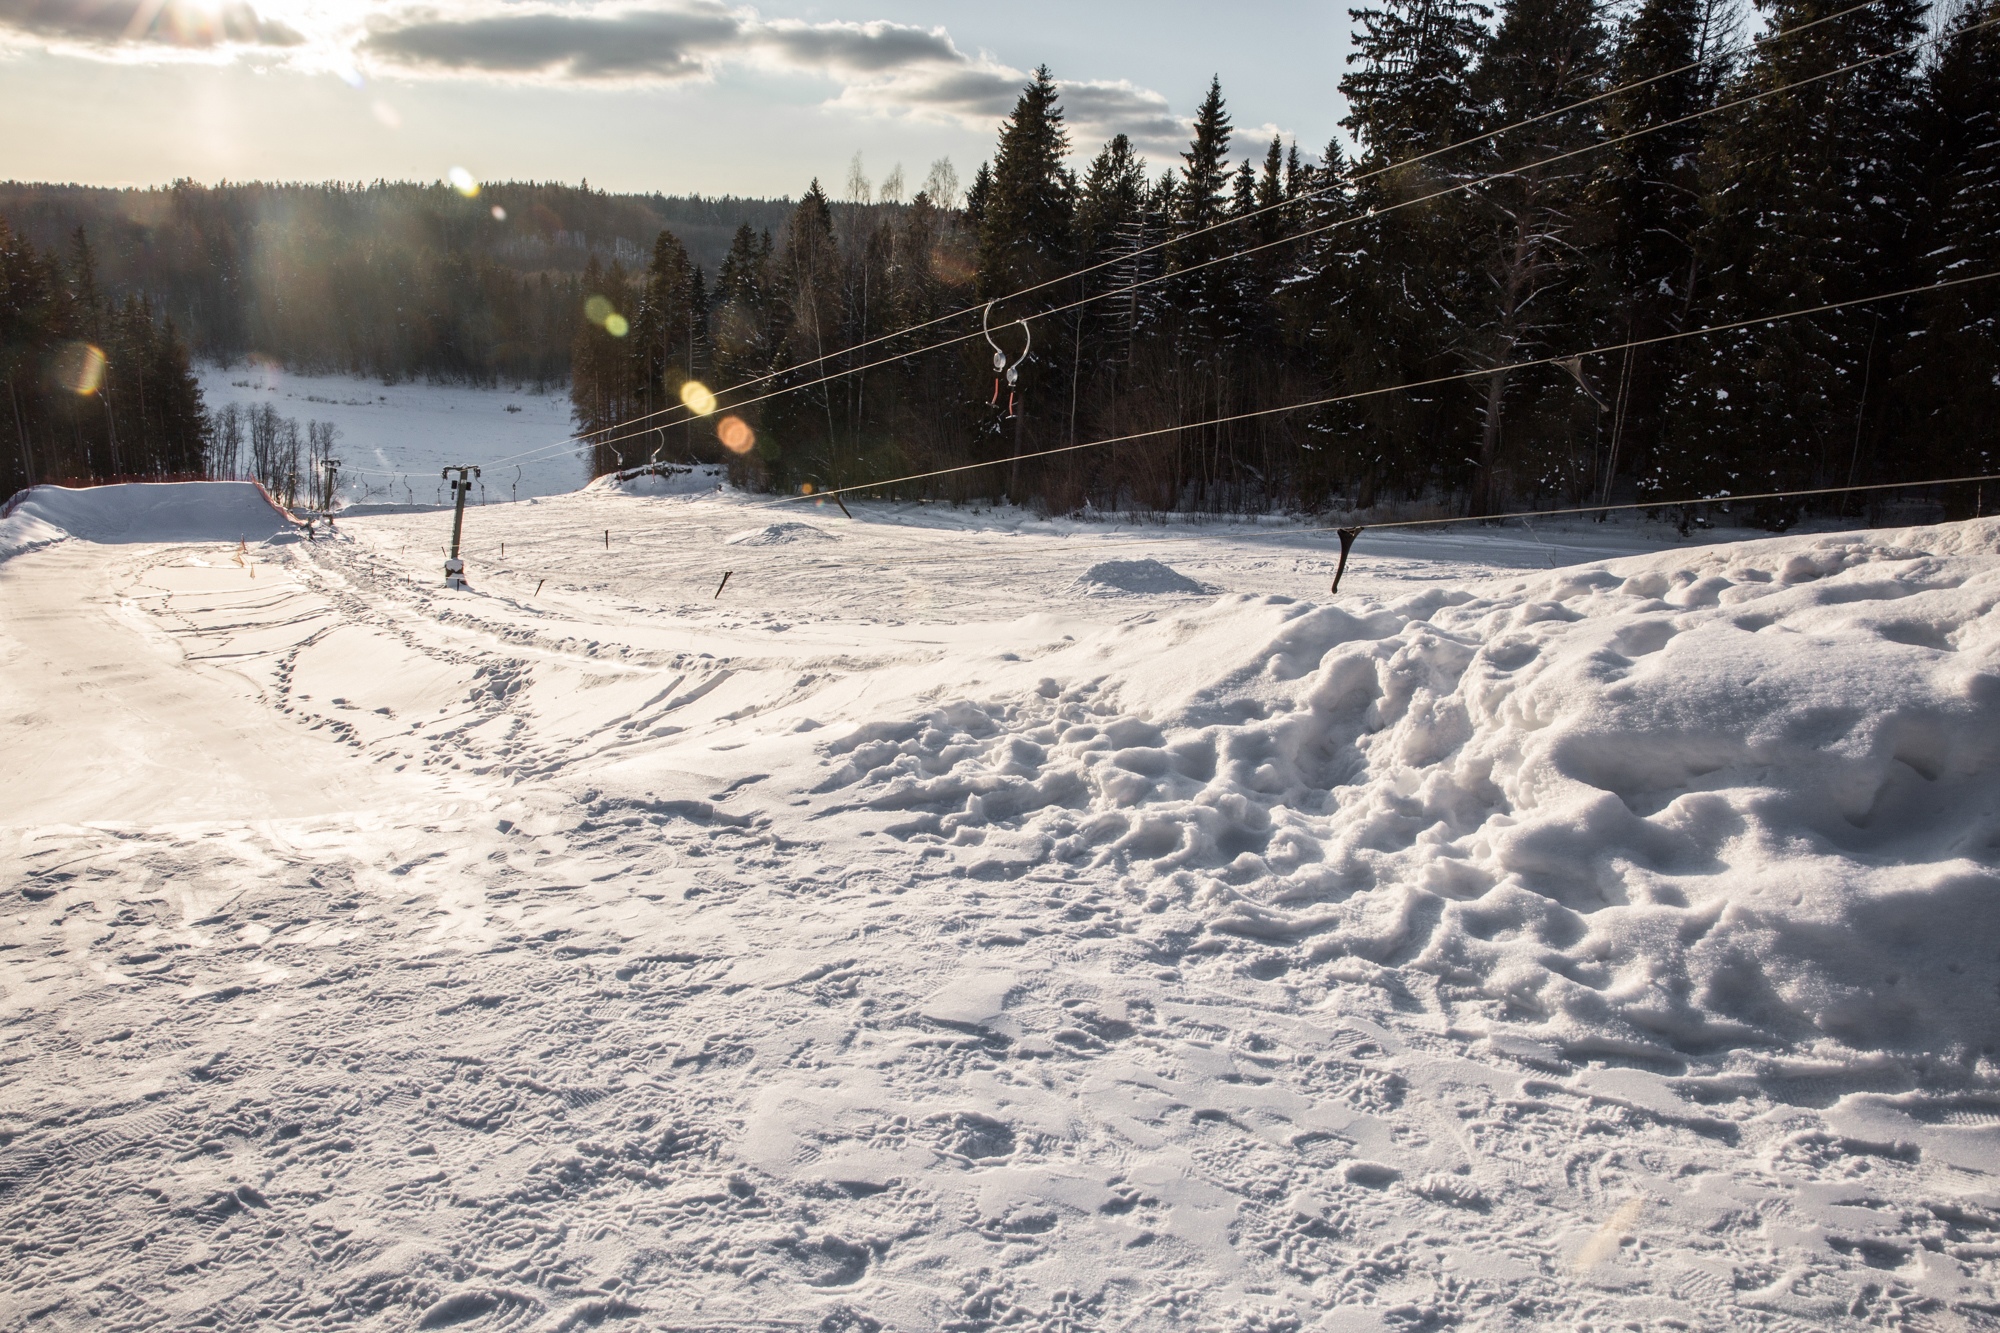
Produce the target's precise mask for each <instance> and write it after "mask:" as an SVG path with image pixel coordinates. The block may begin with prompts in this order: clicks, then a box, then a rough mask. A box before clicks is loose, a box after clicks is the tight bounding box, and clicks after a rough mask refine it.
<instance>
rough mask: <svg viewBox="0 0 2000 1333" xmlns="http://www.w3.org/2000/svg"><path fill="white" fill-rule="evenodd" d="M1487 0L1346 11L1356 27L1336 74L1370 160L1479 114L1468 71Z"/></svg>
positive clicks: (1451, 131) (1441, 138)
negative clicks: (1343, 66) (1345, 66)
mask: <svg viewBox="0 0 2000 1333" xmlns="http://www.w3.org/2000/svg"><path fill="white" fill-rule="evenodd" d="M1492 12H1493V11H1492V10H1490V9H1488V8H1487V7H1486V6H1485V5H1481V4H1472V3H1466V0H1389V2H1388V3H1387V4H1385V5H1384V6H1383V7H1382V8H1380V9H1350V10H1348V11H1347V13H1348V17H1349V18H1351V19H1352V20H1353V21H1354V23H1355V25H1356V30H1355V33H1354V49H1353V51H1352V52H1351V53H1350V54H1349V55H1348V57H1347V59H1348V63H1349V64H1350V65H1352V66H1354V67H1355V68H1353V69H1351V70H1349V71H1348V73H1347V74H1345V75H1344V76H1342V78H1341V80H1340V94H1341V96H1342V97H1344V98H1346V99H1347V105H1348V116H1347V118H1346V119H1345V120H1343V121H1341V124H1342V125H1343V126H1344V127H1346V129H1347V131H1348V132H1349V133H1350V134H1352V135H1354V137H1355V138H1356V139H1358V140H1360V141H1361V143H1362V146H1363V150H1364V154H1365V156H1364V161H1365V163H1366V164H1367V166H1368V167H1370V168H1374V167H1378V166H1387V165H1389V164H1390V163H1393V162H1399V161H1403V160H1405V159H1407V158H1409V157H1412V156H1414V155H1416V154H1418V153H1422V152H1427V151H1429V150H1431V149H1434V148H1441V147H1443V146H1444V145H1445V144H1448V143H1452V142H1454V141H1456V140H1458V139H1462V138H1464V137H1465V136H1466V134H1467V132H1468V131H1469V130H1470V128H1471V126H1472V125H1473V123H1474V121H1475V119H1476V112H1475V109H1474V107H1473V104H1472V99H1471V97H1470V87H1469V80H1468V75H1469V74H1470V72H1471V69H1472V65H1473V61H1474V59H1475V58H1476V57H1477V55H1478V53H1479V50H1480V48H1481V47H1482V46H1483V45H1484V43H1485V35H1486V34H1485V27H1484V24H1485V21H1486V20H1487V19H1488V18H1490V17H1491V16H1492Z"/></svg>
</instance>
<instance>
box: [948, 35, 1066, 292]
mask: <svg viewBox="0 0 2000 1333" xmlns="http://www.w3.org/2000/svg"><path fill="white" fill-rule="evenodd" d="M1068 156H1069V135H1068V133H1067V132H1066V131H1065V130H1064V129H1063V111H1062V104H1061V100H1060V94H1059V93H1058V91H1057V89H1056V84H1055V78H1054V76H1053V75H1051V74H1050V73H1049V68H1048V66H1046V65H1043V66H1041V67H1040V68H1039V69H1037V70H1036V71H1035V77H1034V80H1033V82H1031V83H1029V84H1028V86H1027V87H1026V88H1024V89H1022V90H1021V96H1020V99H1019V100H1018V101H1017V102H1016V103H1015V104H1014V112H1013V114H1012V115H1011V116H1009V117H1008V118H1007V119H1006V120H1005V121H1004V122H1003V123H1002V124H1001V127H1000V145H999V148H998V150H997V151H996V152H995V153H994V155H993V172H992V178H991V182H990V184H989V185H988V186H987V189H986V191H985V193H984V194H983V195H982V197H981V199H980V208H979V285H980V291H981V293H982V294H983V295H986V296H989V297H993V296H1001V295H1004V294H1005V293H1007V292H1010V291H1013V290H1015V289H1016V288H1019V287H1024V286H1027V285H1029V284H1031V283H1036V282H1040V281H1043V280H1044V279H1047V278H1050V277H1053V276H1055V274H1057V273H1058V272H1060V271H1061V270H1062V269H1063V268H1064V267H1065V266H1066V265H1067V264H1068V262H1069V253H1070V252H1069V241H1070V229H1071V221H1072V218H1073V215H1074V213H1075V207H1076V205H1075V194H1076V184H1075V182H1074V181H1073V180H1072V179H1070V175H1069V172H1068V170H1067V169H1066V168H1065V167H1064V165H1063V163H1064V160H1065V159H1066V158H1067V157H1068ZM973 184H974V189H977V188H978V184H979V182H978V181H977V180H975V181H974V183H973Z"/></svg>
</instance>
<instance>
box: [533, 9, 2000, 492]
mask: <svg viewBox="0 0 2000 1333" xmlns="http://www.w3.org/2000/svg"><path fill="white" fill-rule="evenodd" d="M1996 23H2000V14H1996V15H1995V16H1994V17H1992V18H1989V19H1984V20H1982V21H1981V22H1979V23H1976V24H1973V25H1971V27H1970V28H1968V29H1965V30H1964V31H1977V30H1979V29H1981V28H1985V27H1990V26H1992V25H1994V24H1996ZM1947 36H1948V34H1942V33H1941V34H1937V35H1934V36H1931V37H1925V38H1922V39H1920V40H1918V41H1915V42H1911V43H1909V44H1908V45H1906V46H1900V47H1897V48H1895V49H1894V50H1891V51H1884V52H1882V53H1880V54H1878V55H1873V56H1868V57H1866V58H1864V59H1861V60H1857V61H1854V62H1852V63H1850V64H1846V65H1842V66H1840V67H1839V68H1837V69H1830V70H1825V71H1822V72H1821V73H1818V74H1811V75H1807V76H1806V77H1805V78H1802V79H1795V80H1793V81H1792V82H1790V83H1785V84H1780V85H1778V86H1777V87H1775V88H1765V89H1762V90H1760V91H1758V92H1754V93H1746V94H1744V95H1743V96H1741V97H1736V98H1731V99H1730V100H1729V101H1726V102H1721V103H1718V104H1716V105H1715V106H1712V107H1706V108H1703V109H1702V110H1700V111H1694V112H1690V113H1689V114H1687V115H1685V116H1679V117H1676V118H1675V119H1673V120H1667V121H1662V122H1660V123H1659V124H1657V125H1649V126H1647V127H1645V128H1644V129H1639V130H1633V131H1631V132H1630V133H1627V134H1622V135H1618V136H1617V137H1615V138H1611V139H1602V140H1598V141H1596V142H1594V143H1589V144H1585V145H1583V146H1581V147H1578V148H1572V149H1567V150H1565V151H1563V152H1561V153H1555V154H1552V155H1550V156H1548V157H1545V158H1541V159H1539V160H1538V161H1534V162H1528V163H1523V164H1521V165H1519V166H1515V167H1510V168H1508V169H1507V170H1505V171H1496V172H1492V173H1490V174H1488V175H1485V176H1479V177H1475V178H1473V179H1470V180H1466V181H1461V182H1458V183H1457V184H1454V185H1448V186H1444V187H1442V188H1440V189H1437V190H1433V191H1431V192H1430V193H1428V194H1423V195H1417V196H1413V197H1411V198H1409V199H1404V200H1399V201H1397V202H1396V203H1393V204H1386V205H1383V206H1381V207H1379V208H1376V209H1374V210H1372V211H1371V212H1370V213H1367V214H1363V215H1361V216H1358V217H1352V218H1338V219H1336V220H1334V221H1332V222H1329V223H1326V224H1325V225H1323V226H1320V227H1315V228H1312V229H1310V230H1307V231H1302V232H1296V233H1294V234H1292V235H1290V236H1283V237H1279V238H1278V239H1276V240H1272V241H1266V242H1264V243H1262V244H1260V245H1253V246H1249V247H1246V248H1244V249H1239V250H1232V251H1230V252H1229V253H1227V254H1223V255H1217V256H1215V257H1214V258H1212V259H1208V260H1204V261H1202V262H1201V263H1198V264H1190V265H1189V266H1187V267H1186V268H1183V269H1176V270H1174V271H1173V272H1171V273H1162V274H1157V275H1155V276H1153V277H1150V278H1141V279H1139V280H1137V281H1135V282H1131V283H1128V284H1126V285H1125V286H1123V287H1114V288H1110V289H1107V290H1105V291H1102V292H1098V293H1095V294H1093V295H1088V296H1082V297H1079V298H1077V299H1076V300H1074V301H1069V302H1066V303H1064V304H1062V305H1058V306H1053V307H1050V308H1049V309H1046V310H1041V311H1037V312H1036V313H1034V314H1031V315H1026V316H1023V317H1022V321H1017V322H1025V321H1027V320H1036V319H1047V318H1050V317H1052V316H1055V315H1060V314H1064V313H1067V312H1068V311H1071V310H1075V309H1077V308H1079V307H1082V306H1086V305H1090V304H1093V303H1095V302H1097V301H1103V300H1107V299H1109V298H1111V297H1114V296H1124V295H1127V294H1129V293H1131V292H1134V291H1137V290H1138V289H1139V288H1141V287H1146V286H1151V285H1152V284H1154V283H1159V282H1166V281H1170V280H1173V279H1177V278H1185V277H1187V276H1189V275H1190V274H1194V273H1199V272H1201V271H1202V270H1203V269H1207V268H1212V267H1214V266H1215V265H1218V264H1226V263H1233V262H1235V261H1237V260H1239V259H1247V258H1249V257H1250V256H1252V255H1255V254H1258V253H1260V252H1261V251H1264V250H1269V249H1272V248H1274V247H1277V246H1282V245H1291V244H1294V243H1296V242H1298V241H1302V240H1308V239H1310V238H1312V237H1314V236H1319V235H1323V234H1325V233H1327V232H1330V231H1336V230H1338V229H1340V228H1343V227H1349V226H1354V225H1356V224H1357V223H1360V222H1363V221H1366V220H1367V219H1368V218H1370V217H1378V216H1381V215H1382V214H1386V213H1393V212H1397V211H1399V210H1401V209H1405V208H1412V207H1415V206H1417V205H1419V204H1426V203H1431V202H1433V201H1435V200H1438V199H1442V198H1445V197H1447V196H1449V195H1453V194H1457V193H1459V192H1461V191H1464V190H1470V189H1474V188H1476V187H1478V186H1481V185H1486V184H1490V183H1491V182H1493V181H1496V180H1504V179H1506V178H1508V177H1511V176H1518V175H1520V174H1521V173H1523V172H1528V171H1535V170H1538V169H1540V168H1542V167H1546V166H1552V165H1554V164H1556V163H1559V162H1564V161H1568V160H1569V159H1571V158H1575V157H1580V156H1583V155H1584V154H1586V153H1594V152H1598V151H1601V150H1603V149H1606V148H1615V147H1617V146H1618V145H1619V144H1623V143H1629V142H1631V141H1632V140H1634V139H1638V138H1642V137H1643V136H1645V135H1648V134H1655V133H1658V132H1659V131H1661V130H1666V129H1672V128H1674V127H1675V126H1677V125H1685V124H1688V123H1690V122H1692V121H1696V120H1700V119H1702V118H1703V117H1706V116H1712V115H1716V114H1718V113H1720V112H1723V111H1730V110H1734V109H1736V108H1737V107H1742V106H1748V105H1750V104H1751V103H1754V102H1760V101H1763V100H1764V99H1766V98H1770V97H1776V96H1779V95H1781V94H1783V93H1788V92H1793V91H1795V90H1797V89H1799V88H1803V87H1806V86H1808V85H1811V84H1814V83H1821V82H1824V81H1825V80H1827V79H1834V78H1839V77H1840V76H1841V75H1844V74H1852V73H1854V72H1855V71H1856V70H1860V69H1866V68H1867V67H1869V66H1871V65H1877V64H1880V63H1881V62H1883V61H1885V60H1893V59H1895V58H1896V57H1897V56H1901V55H1907V54H1909V53H1910V52H1912V51H1916V50H1919V49H1921V48H1923V47H1925V46H1929V45H1933V44H1935V43H1936V42H1939V41H1942V40H1945V38H1946V37H1947ZM979 336H981V335H980V333H979V332H977V331H975V332H972V333H967V334H962V335H958V336H955V337H951V338H943V339H939V340H938V341H936V342H934V343H930V344H928V345H927V346H924V347H919V348H914V349H912V350H909V351H905V352H898V353H895V354H893V355H890V356H885V357H881V358H878V359H877V360H874V361H869V362H866V363H864V364H862V365H859V366H850V367H848V368H847V369H845V370H838V371H833V372H830V373H828V374H826V375H822V376H820V377H819V378H818V379H813V380H806V381H803V382H801V383H799V384H793V385H787V386H786V387H784V388H781V389H774V390H772V391H770V392H769V393H764V394H759V395H758V396H757V397H755V398H749V399H746V400H744V401H742V402H739V403H731V404H728V405H727V409H726V410H729V411H739V410H741V409H743V408H745V407H751V406H754V405H755V404H757V403H761V402H765V401H767V400H769V399H772V398H777V397H781V396H783V395H785V394H788V393H796V392H798V391H800V390H802V389H810V388H814V387H817V386H819V385H822V384H825V383H828V382H829V381H832V380H836V379H840V378H843V377H844V376H847V375H855V374H860V373H862V372H863V371H868V370H874V369H877V368H879V367H882V366H886V365H891V364H894V363H895V362H898V361H903V360H906V359H908V358H910V357H914V356H922V355H924V354H925V353H927V352H934V351H938V350H940V349H942V348H946V347H952V346H955V345H957V344H959V343H964V342H970V341H971V340H972V339H974V338H977V337H979ZM1478 373H1480V374H1488V373H1491V372H1490V371H1480V372H1478ZM674 410H676V409H674V408H662V409H660V411H661V412H668V411H674ZM718 410H723V409H718ZM650 415H659V413H653V414H650ZM645 419H646V418H643V417H642V418H634V419H633V421H630V422H623V423H619V424H618V425H614V426H607V427H604V428H603V430H601V431H599V432H595V433H594V434H593V435H591V436H583V435H579V436H572V437H570V438H569V439H566V440H563V441H561V442H559V443H557V444H554V445H549V446H544V447H543V448H542V449H540V450H537V451H535V452H536V453H537V454H542V453H548V452H552V451H556V450H561V449H565V448H568V447H569V446H570V445H571V444H573V443H577V442H586V443H591V444H618V443H621V442H623V441H625V440H628V439H632V438H633V437H634V436H636V435H640V434H645V433H646V432H647V431H650V430H652V429H655V428H654V427H646V428H644V429H643V430H638V431H627V432H626V433H625V434H619V435H609V436H608V437H604V436H605V433H606V432H609V431H617V430H624V429H625V428H626V427H628V426H631V425H633V424H635V423H636V422H638V421H642V420H645ZM671 424H675V425H678V424H680V423H678V422H675V423H671ZM598 437H604V438H598ZM521 456H522V455H516V457H521ZM1029 456H1030V455H1025V454H1024V455H1022V457H1029ZM502 461H511V460H502Z"/></svg>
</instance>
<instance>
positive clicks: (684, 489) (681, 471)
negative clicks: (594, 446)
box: [584, 463, 729, 496]
mask: <svg viewBox="0 0 2000 1333" xmlns="http://www.w3.org/2000/svg"><path fill="white" fill-rule="evenodd" d="M728 485H729V470H728V469H727V468H724V467H718V466H717V465H716V464H714V463H662V464H658V465H656V466H648V467H645V468H635V469H633V470H632V471H629V472H609V473H606V474H605V475H604V476H601V477H599V478H597V479H596V480H595V481H592V482H591V483H590V485H588V486H586V487H585V488H584V489H585V490H598V491H616V492H619V493H620V494H624V495H653V496H662V495H674V496H690V495H713V494H715V493H716V492H717V491H720V490H723V489H725V488H726V487H727V486H728Z"/></svg>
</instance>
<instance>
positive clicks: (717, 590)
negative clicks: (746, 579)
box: [708, 569, 736, 602]
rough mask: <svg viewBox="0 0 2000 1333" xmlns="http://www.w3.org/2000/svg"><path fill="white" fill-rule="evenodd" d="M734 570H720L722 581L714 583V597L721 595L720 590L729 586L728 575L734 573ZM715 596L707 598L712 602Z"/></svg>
mask: <svg viewBox="0 0 2000 1333" xmlns="http://www.w3.org/2000/svg"><path fill="white" fill-rule="evenodd" d="M735 572H736V571H735V570H733V569H725V570H723V571H722V582H720V583H718V584H716V585H715V597H720V596H722V590H723V589H724V588H727V587H728V586H729V576H730V575H731V574H734V573H735ZM715 597H711V598H709V599H708V600H709V601H711V602H712V601H714V600H715Z"/></svg>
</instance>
